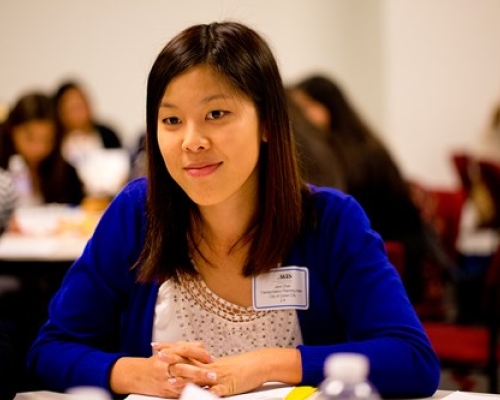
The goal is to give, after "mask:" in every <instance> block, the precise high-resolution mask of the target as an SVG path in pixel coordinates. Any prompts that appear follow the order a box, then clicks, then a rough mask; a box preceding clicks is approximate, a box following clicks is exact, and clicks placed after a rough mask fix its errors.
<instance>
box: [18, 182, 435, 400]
mask: <svg viewBox="0 0 500 400" xmlns="http://www.w3.org/2000/svg"><path fill="white" fill-rule="evenodd" d="M146 190H147V183H146V180H145V179H144V178H140V179H138V180H135V181H133V182H131V183H129V184H128V185H127V186H126V187H125V188H124V189H123V190H122V192H121V193H119V194H118V195H117V197H116V198H115V199H114V200H113V202H112V203H111V204H110V206H109V207H108V209H107V210H106V212H105V213H104V215H103V216H102V218H101V221H100V222H99V224H98V226H97V228H96V230H95V232H94V234H93V236H92V238H91V239H90V240H89V242H88V244H87V245H86V247H85V249H84V251H83V254H82V255H81V257H80V258H79V259H78V260H76V261H75V263H74V264H73V265H72V266H71V268H70V269H69V270H68V273H67V274H66V276H65V278H64V281H63V283H62V285H61V287H60V289H59V290H58V292H57V293H56V295H55V296H54V298H53V299H52V301H51V304H50V309H49V319H48V321H47V322H46V323H45V325H44V326H43V327H42V328H41V330H40V333H39V335H38V338H37V339H36V341H35V342H34V344H33V346H32V348H31V350H30V352H29V355H28V367H29V369H30V371H31V372H32V373H33V374H35V375H36V377H37V378H38V379H39V380H40V381H41V382H42V384H43V386H44V388H45V389H49V390H56V391H64V390H66V389H67V388H70V387H73V386H81V385H91V386H100V387H103V388H106V389H108V390H110V388H109V375H110V370H111V367H112V366H113V363H114V362H115V361H116V360H117V359H118V358H120V357H124V356H136V357H149V356H151V346H150V343H151V336H152V327H153V316H154V306H155V302H156V296H157V291H158V284H157V283H154V284H138V283H136V281H135V273H136V272H135V271H131V270H130V266H131V265H132V264H134V262H135V260H136V259H137V257H138V255H139V253H140V251H141V248H142V246H143V243H144V236H145V199H146ZM312 190H313V193H314V194H313V197H314V202H315V205H316V208H317V211H318V216H319V217H318V218H319V220H318V227H317V229H316V230H314V231H313V232H309V233H308V234H306V235H302V236H301V237H300V238H299V239H298V240H297V242H296V243H295V245H294V247H293V250H292V251H291V253H290V254H289V255H288V259H287V260H286V263H284V265H301V266H307V267H308V269H309V279H310V301H309V309H307V310H303V311H298V316H299V322H300V327H301V330H302V336H303V342H304V344H303V345H301V346H299V347H298V349H299V350H300V353H301V356H302V384H310V385H317V384H318V383H319V382H320V381H321V380H322V379H323V364H324V361H325V358H326V357H327V356H328V355H329V354H331V353H335V352H359V353H363V354H365V355H367V356H368V357H369V359H370V363H371V372H370V379H371V380H372V382H373V383H374V384H375V386H376V387H377V388H378V389H379V391H380V392H381V394H382V395H383V396H401V397H427V396H430V395H432V394H433V393H434V391H435V390H436V389H437V386H438V383H439V374H440V370H439V363H438V359H437V357H436V355H435V353H434V351H433V350H432V348H431V346H430V343H429V341H428V339H427V337H426V334H425V332H424V330H423V328H422V326H421V324H420V321H419V320H418V318H417V316H416V314H415V312H414V310H413V308H412V306H411V304H410V302H409V300H408V298H407V296H406V293H405V290H404V288H403V285H402V283H401V279H400V277H399V275H398V274H397V272H396V271H395V269H394V267H393V266H392V265H391V264H390V263H389V261H388V259H387V255H386V253H385V248H384V243H383V241H382V240H381V238H380V236H379V235H378V234H377V233H375V232H374V231H372V230H371V229H370V225H369V221H368V219H367V217H366V215H365V213H364V212H363V210H362V209H361V207H360V206H359V205H358V204H357V203H356V202H355V201H354V200H353V198H352V197H349V196H347V195H345V194H342V193H341V192H339V191H336V190H335V189H326V188H316V187H312Z"/></svg>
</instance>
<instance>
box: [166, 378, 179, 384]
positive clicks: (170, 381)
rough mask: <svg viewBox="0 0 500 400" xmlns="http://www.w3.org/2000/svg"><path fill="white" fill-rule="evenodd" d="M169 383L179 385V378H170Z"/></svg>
mask: <svg viewBox="0 0 500 400" xmlns="http://www.w3.org/2000/svg"><path fill="white" fill-rule="evenodd" d="M168 383H170V384H171V385H175V384H176V383H177V378H168Z"/></svg>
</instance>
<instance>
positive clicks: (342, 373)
mask: <svg viewBox="0 0 500 400" xmlns="http://www.w3.org/2000/svg"><path fill="white" fill-rule="evenodd" d="M369 370H370V364H369V360H368V358H367V357H366V356H364V355H362V354H357V353H336V354H332V355H331V356H329V357H328V358H327V359H326V362H325V380H324V381H323V382H322V383H321V385H320V387H319V394H318V397H317V400H334V399H335V400H380V399H381V397H380V394H379V393H378V391H377V389H376V388H375V387H374V386H373V385H372V384H371V382H370V381H369V380H368V373H369Z"/></svg>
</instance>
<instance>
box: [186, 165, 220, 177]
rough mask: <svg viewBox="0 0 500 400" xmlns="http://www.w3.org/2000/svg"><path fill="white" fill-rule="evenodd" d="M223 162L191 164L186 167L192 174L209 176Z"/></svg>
mask: <svg viewBox="0 0 500 400" xmlns="http://www.w3.org/2000/svg"><path fill="white" fill-rule="evenodd" d="M221 164H222V163H217V164H207V165H203V166H190V167H186V168H185V170H186V172H187V173H188V174H189V175H190V176H194V177H201V176H207V175H210V174H211V173H213V172H215V171H216V170H217V169H218V168H219V166H220V165H221Z"/></svg>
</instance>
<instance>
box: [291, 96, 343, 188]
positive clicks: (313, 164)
mask: <svg viewBox="0 0 500 400" xmlns="http://www.w3.org/2000/svg"><path fill="white" fill-rule="evenodd" d="M287 98H288V106H289V108H290V121H291V125H292V127H291V129H292V133H293V137H294V139H295V145H296V149H297V156H298V163H299V169H300V172H301V174H302V176H303V178H304V180H305V181H306V182H310V183H314V184H315V185H317V186H330V187H335V188H338V189H341V190H343V189H344V188H345V183H344V178H343V174H342V173H341V169H340V164H339V162H338V159H337V155H336V152H335V151H334V150H333V149H332V146H331V145H330V134H329V132H325V131H324V130H322V129H319V128H318V127H316V126H315V125H314V124H313V123H311V122H310V121H309V120H308V119H307V118H306V117H305V115H304V114H303V113H302V112H301V110H300V109H299V107H298V106H297V105H296V104H295V102H294V101H293V100H292V98H291V94H290V90H287Z"/></svg>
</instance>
